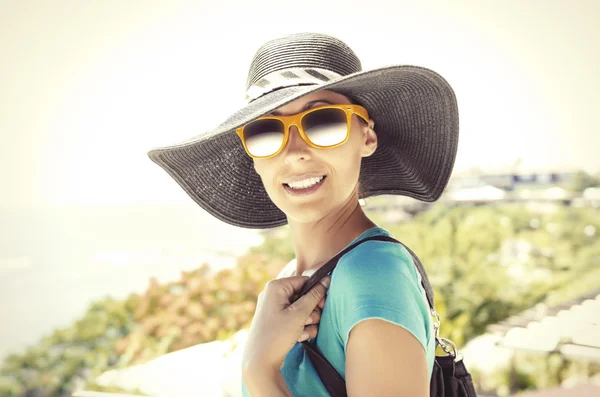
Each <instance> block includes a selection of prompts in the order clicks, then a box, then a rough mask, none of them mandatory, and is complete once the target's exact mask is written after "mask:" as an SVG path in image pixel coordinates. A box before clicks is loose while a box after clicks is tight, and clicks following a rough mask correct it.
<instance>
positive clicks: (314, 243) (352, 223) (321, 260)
mask: <svg viewBox="0 0 600 397" xmlns="http://www.w3.org/2000/svg"><path fill="white" fill-rule="evenodd" d="M289 225H290V234H291V237H292V243H293V246H294V250H295V252H296V274H297V275H301V274H302V273H303V272H304V271H305V270H316V269H318V268H319V267H321V266H323V265H324V264H325V263H327V261H328V260H329V259H331V258H332V257H333V256H334V255H336V254H337V253H338V252H340V251H341V250H342V249H344V247H346V246H347V245H348V244H350V243H351V242H352V241H353V240H354V239H356V238H357V237H358V236H360V235H361V234H362V233H363V232H364V231H366V230H368V229H370V228H373V227H375V226H377V225H375V224H374V223H373V222H372V221H371V220H370V219H369V218H368V217H367V215H366V214H365V213H364V211H363V210H362V208H361V206H360V204H359V203H358V200H356V199H354V200H351V201H348V202H347V203H346V204H345V205H344V206H343V207H342V208H340V209H339V210H338V211H334V212H333V213H332V214H330V215H328V216H327V217H325V218H323V219H321V220H319V221H317V222H312V223H299V222H294V221H293V220H290V222H289Z"/></svg>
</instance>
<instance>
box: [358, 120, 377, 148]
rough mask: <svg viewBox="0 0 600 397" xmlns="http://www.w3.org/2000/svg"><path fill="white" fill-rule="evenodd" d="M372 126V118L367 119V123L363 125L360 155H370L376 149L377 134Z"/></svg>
mask: <svg viewBox="0 0 600 397" xmlns="http://www.w3.org/2000/svg"><path fill="white" fill-rule="evenodd" d="M374 128H375V122H374V121H373V120H369V123H368V124H367V125H365V126H364V127H363V145H362V149H361V155H362V157H369V156H371V155H372V154H373V153H375V150H376V149H377V134H376V133H375V129H374Z"/></svg>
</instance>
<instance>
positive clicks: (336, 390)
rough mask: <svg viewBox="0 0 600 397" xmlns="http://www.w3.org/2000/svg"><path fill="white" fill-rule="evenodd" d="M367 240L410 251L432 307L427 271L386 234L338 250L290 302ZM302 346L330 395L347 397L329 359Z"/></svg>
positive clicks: (367, 239)
mask: <svg viewBox="0 0 600 397" xmlns="http://www.w3.org/2000/svg"><path fill="white" fill-rule="evenodd" d="M367 241H385V242H390V243H395V244H400V245H402V246H403V247H404V248H406V250H407V251H408V252H409V253H410V255H411V256H412V258H413V262H414V264H415V266H416V267H417V270H418V271H419V274H420V275H421V285H422V286H423V289H424V290H425V294H426V295H427V301H428V302H429V306H430V309H431V310H434V309H433V290H432V289H431V285H430V284H429V279H428V278H427V273H425V268H424V267H423V264H422V263H421V261H420V260H419V258H418V257H417V256H416V255H415V253H414V252H412V250H411V249H410V248H408V247H407V246H406V245H404V244H402V243H401V242H400V241H398V240H396V239H395V238H392V237H387V236H373V237H367V238H365V239H362V240H360V241H357V242H356V243H354V244H351V245H350V246H348V247H346V248H345V249H343V250H342V251H340V252H339V253H338V254H337V255H336V256H334V257H333V258H331V259H330V260H329V261H328V262H327V263H326V264H325V265H323V266H321V267H320V268H319V269H318V270H317V271H316V272H315V273H314V274H313V275H312V276H311V277H310V278H309V279H308V280H306V282H305V283H304V285H303V286H302V289H301V291H300V293H299V294H298V295H296V297H294V298H293V299H292V303H293V302H294V301H296V300H297V299H299V298H300V297H301V296H303V295H304V294H306V293H307V292H308V291H309V290H310V289H311V288H312V287H314V286H315V285H316V284H317V283H318V282H319V281H320V280H321V279H322V278H323V277H325V275H327V274H329V273H330V272H331V271H332V270H333V269H335V267H336V265H337V264H338V262H339V260H340V258H342V257H343V256H344V255H346V254H347V253H348V252H350V251H351V250H353V249H354V248H356V247H357V246H359V245H360V244H362V243H365V242H367ZM302 347H303V348H304V350H305V351H306V354H307V355H308V356H309V357H310V360H311V362H312V364H313V367H314V368H315V370H316V371H317V374H318V375H319V378H321V381H322V382H323V385H324V386H325V389H326V390H327V391H328V392H329V394H330V395H331V396H332V397H347V394H346V382H345V381H344V379H343V378H342V377H341V376H340V375H339V374H338V372H337V370H336V369H335V368H334V367H333V365H331V363H330V362H329V361H327V359H326V358H325V356H323V354H322V353H321V352H320V351H319V350H318V349H317V347H316V346H313V345H312V344H310V342H308V341H304V342H302Z"/></svg>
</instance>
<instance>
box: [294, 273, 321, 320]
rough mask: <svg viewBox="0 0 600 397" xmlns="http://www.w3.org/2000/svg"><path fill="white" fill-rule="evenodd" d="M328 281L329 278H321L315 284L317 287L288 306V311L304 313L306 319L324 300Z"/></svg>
mask: <svg viewBox="0 0 600 397" xmlns="http://www.w3.org/2000/svg"><path fill="white" fill-rule="evenodd" d="M330 279H331V278H330V277H329V276H325V277H323V279H322V280H321V282H320V283H317V285H315V286H314V287H312V288H311V289H310V290H309V291H308V292H307V293H306V295H304V296H302V297H301V298H300V299H298V300H297V301H296V302H294V303H293V304H292V305H290V306H289V309H290V310H298V311H300V313H306V317H308V315H309V314H310V313H311V312H312V311H313V310H314V308H315V307H317V305H318V304H319V302H320V301H321V300H322V299H323V298H325V294H326V293H327V288H328V287H329V281H330Z"/></svg>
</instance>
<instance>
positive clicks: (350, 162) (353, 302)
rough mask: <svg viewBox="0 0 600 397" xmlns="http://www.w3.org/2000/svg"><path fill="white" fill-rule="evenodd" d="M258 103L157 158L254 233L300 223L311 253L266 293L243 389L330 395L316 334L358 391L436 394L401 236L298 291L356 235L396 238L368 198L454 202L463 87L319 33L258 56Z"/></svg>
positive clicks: (419, 297)
mask: <svg viewBox="0 0 600 397" xmlns="http://www.w3.org/2000/svg"><path fill="white" fill-rule="evenodd" d="M246 98H247V100H248V102H249V103H248V105H247V106H246V107H244V108H243V109H241V110H240V111H238V112H237V113H235V114H234V115H233V116H231V117H230V118H229V119H228V120H227V121H225V122H224V123H223V124H221V125H220V126H219V127H217V128H216V129H214V130H213V131H209V132H207V133H204V134H201V135H199V136H197V137H195V138H193V139H191V140H188V141H186V142H184V143H181V144H179V145H175V146H170V147H165V148H160V149H155V150H153V151H151V152H150V153H149V155H150V157H151V159H152V160H153V161H155V162H156V163H157V164H159V165H160V166H162V167H163V168H164V169H165V170H166V171H167V172H168V173H169V174H170V175H171V176H172V177H173V178H174V179H175V180H176V181H177V182H178V183H179V184H180V185H181V186H182V187H183V189H184V190H185V191H186V192H187V193H188V194H189V195H190V196H191V197H192V198H193V199H194V200H195V201H196V202H197V203H198V204H199V205H200V206H201V207H202V208H204V209H205V210H206V211H208V212H209V213H211V214H213V215H214V216H215V217H217V218H219V219H221V220H223V221H225V222H228V223H230V224H233V225H236V226H241V227H249V228H270V227H276V226H281V225H283V224H285V223H288V224H289V228H290V229H289V230H290V234H291V238H292V243H293V247H294V250H295V254H296V259H295V261H293V262H292V263H291V264H290V265H289V266H288V267H286V269H285V270H284V271H283V272H282V274H281V275H280V277H279V278H278V279H276V280H274V281H272V282H270V283H268V285H267V286H266V287H265V290H264V291H263V293H262V294H261V295H260V297H259V302H258V305H257V309H256V313H255V316H254V320H253V323H252V327H251V329H250V333H249V337H248V341H247V343H246V347H245V350H244V357H243V394H244V395H252V396H290V395H294V396H324V395H328V393H327V391H326V390H325V388H324V386H323V384H322V383H321V380H320V379H319V376H318V375H317V373H316V372H315V369H314V367H313V365H312V363H311V361H310V359H309V358H308V357H307V356H306V353H305V351H304V349H302V346H301V344H299V343H298V342H299V341H305V340H310V343H312V344H313V345H314V346H316V347H317V348H318V349H319V350H320V351H321V353H322V354H323V355H324V356H325V357H326V358H327V360H328V361H329V362H330V363H331V364H332V365H333V366H334V367H335V369H336V370H337V372H338V373H339V374H340V375H341V376H342V377H343V378H344V379H345V381H346V388H347V393H348V395H349V396H353V395H356V396H363V395H368V396H383V395H394V396H428V395H429V381H430V376H431V371H432V366H433V360H434V355H435V337H434V332H433V328H432V321H431V318H430V316H429V307H428V304H427V300H426V297H425V293H424V291H423V288H422V287H421V280H420V276H419V275H418V272H417V271H416V269H415V267H414V265H413V262H412V259H411V256H410V254H409V253H408V252H407V251H406V249H405V248H403V247H402V246H401V245H397V244H390V243H387V242H381V241H368V242H365V243H364V244H361V245H360V246H358V247H357V248H355V249H353V250H352V251H350V252H349V253H348V254H346V255H345V256H343V257H342V259H341V260H340V261H339V263H338V265H337V267H336V268H335V270H334V271H333V272H331V274H330V276H328V277H327V278H325V279H324V280H323V283H321V284H317V286H315V287H314V288H313V289H312V290H311V291H310V293H307V294H306V295H304V296H303V297H301V298H300V299H298V300H297V301H295V302H294V303H293V304H290V300H291V299H292V297H293V296H294V295H295V294H297V293H298V292H299V291H300V289H301V287H302V285H303V284H304V282H305V281H306V280H307V279H308V275H309V274H311V273H313V272H314V271H315V270H316V269H318V268H319V267H321V266H322V265H323V264H325V263H326V262H327V261H328V260H329V259H330V258H331V257H333V256H334V255H335V254H337V253H338V252H339V251H341V250H342V249H344V248H345V247H347V246H348V245H350V244H351V243H353V242H355V241H360V240H361V239H364V238H367V237H371V236H377V235H386V236H389V233H388V232H387V231H386V230H383V229H381V228H378V227H377V226H376V225H375V224H374V223H373V222H372V221H371V220H370V219H369V218H368V217H367V216H366V215H365V213H364V212H363V210H362V208H361V206H360V205H359V198H360V197H368V196H373V195H378V194H402V195H407V196H411V197H414V198H417V199H420V200H424V201H434V200H436V199H437V198H438V197H439V196H440V195H441V193H442V191H443V189H444V187H445V186H446V184H447V182H448V179H449V176H450V173H451V171H452V166H453V164H454V159H455V156H456V147H457V141H458V113H457V107H456V100H455V96H454V93H453V91H452V89H451V88H450V86H449V85H448V83H447V82H446V81H445V80H444V79H443V78H442V77H440V76H439V75H438V74H436V73H435V72H432V71H430V70H428V69H424V68H420V67H414V66H392V67H387V68H381V69H376V70H371V71H366V72H363V71H361V66H360V61H359V59H358V57H357V56H356V55H355V54H354V52H353V51H352V50H351V49H350V48H349V47H348V46H347V45H346V44H344V43H343V42H341V41H340V40H338V39H336V38H334V37H331V36H327V35H322V34H313V33H303V34H295V35H290V36H286V37H282V38H278V39H275V40H272V41H269V42H267V43H266V44H264V45H263V46H262V47H261V48H260V49H259V50H258V51H257V53H256V55H255V57H254V59H253V61H252V64H251V66H250V71H249V75H248V83H247V87H246ZM326 295H327V298H326V299H325V296H326Z"/></svg>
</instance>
